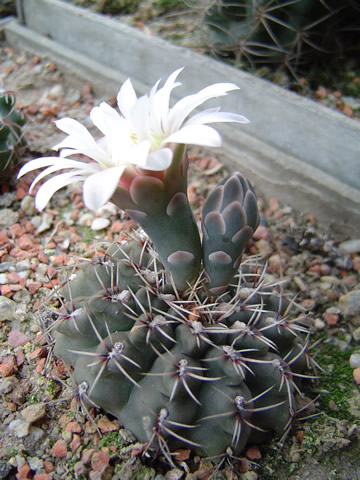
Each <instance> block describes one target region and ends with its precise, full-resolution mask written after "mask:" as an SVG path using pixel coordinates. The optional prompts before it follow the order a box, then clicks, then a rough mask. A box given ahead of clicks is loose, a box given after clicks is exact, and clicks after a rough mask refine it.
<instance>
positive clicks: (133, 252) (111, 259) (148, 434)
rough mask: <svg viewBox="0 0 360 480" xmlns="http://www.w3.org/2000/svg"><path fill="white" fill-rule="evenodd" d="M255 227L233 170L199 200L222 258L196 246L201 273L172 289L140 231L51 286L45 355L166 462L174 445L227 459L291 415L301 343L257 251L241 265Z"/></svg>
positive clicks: (251, 198) (208, 239) (252, 200)
mask: <svg viewBox="0 0 360 480" xmlns="http://www.w3.org/2000/svg"><path fill="white" fill-rule="evenodd" d="M257 223H258V214H257V209H256V197H255V194H254V192H253V189H252V187H251V185H250V183H249V182H248V181H247V180H246V179H245V178H244V177H243V176H242V175H240V174H239V173H234V174H232V175H231V176H229V177H228V178H227V179H225V180H224V181H223V182H221V184H220V185H219V186H218V187H217V188H216V189H215V190H214V192H213V193H212V194H211V195H210V197H209V198H208V200H207V201H206V202H205V204H204V207H203V225H204V229H205V231H204V252H208V251H211V252H213V251H214V249H215V251H218V250H217V249H218V248H219V245H220V246H221V248H222V249H223V250H224V252H223V253H222V254H221V255H219V257H221V256H223V257H225V258H226V257H227V256H229V257H231V262H227V261H226V262H223V261H222V259H220V260H221V261H219V262H217V263H216V262H215V263H214V262H212V261H211V254H210V255H207V253H204V272H202V273H201V274H200V275H199V276H198V277H197V278H196V280H195V282H194V283H192V285H189V287H188V288H187V289H186V290H185V291H182V292H180V291H179V290H178V289H177V288H176V287H175V285H174V283H173V282H171V281H169V280H168V279H167V277H166V275H165V274H164V267H163V265H162V263H161V262H160V260H159V257H158V256H157V254H156V253H155V252H154V250H153V246H152V244H151V243H150V242H149V240H148V239H147V237H144V236H143V237H140V236H139V238H137V239H133V240H131V241H130V242H128V243H125V244H123V245H113V246H111V247H110V248H109V249H108V251H107V252H106V254H105V256H104V257H100V258H97V259H94V260H93V261H91V262H88V263H87V264H85V265H82V266H81V268H80V269H79V270H78V271H77V272H76V274H75V275H72V277H71V280H70V279H69V280H68V281H67V282H66V285H65V286H64V287H62V290H61V292H60V295H61V297H62V298H63V299H64V300H63V307H62V309H61V311H60V312H59V313H58V318H57V321H56V327H55V330H54V332H53V335H54V337H55V351H54V352H55V355H56V356H58V357H59V358H61V359H63V360H64V361H65V362H67V363H69V364H70V365H71V366H72V367H73V368H74V375H73V376H74V380H75V382H76V384H77V385H79V388H81V390H82V393H83V395H84V396H85V397H84V398H85V403H86V402H87V403H88V405H91V406H96V407H101V408H103V409H104V410H105V411H107V412H109V413H111V414H112V415H115V416H116V417H117V418H118V419H119V421H120V422H121V423H122V424H123V425H124V426H125V427H126V428H128V429H129V430H130V431H132V432H133V433H134V434H135V435H136V437H137V438H138V439H139V440H140V441H142V442H146V443H147V444H148V446H147V450H153V451H155V452H156V451H160V452H162V453H163V454H164V455H165V457H166V458H167V460H168V461H169V462H170V463H172V459H171V452H172V451H173V450H174V449H176V448H179V447H181V446H182V447H184V446H188V447H189V448H191V449H193V450H194V451H195V452H196V453H199V454H201V455H207V456H212V457H213V456H218V455H222V454H225V453H226V452H228V451H229V448H230V449H231V452H232V454H233V455H238V454H240V453H241V451H242V450H243V449H244V447H245V446H246V444H247V443H248V442H249V441H252V442H253V441H256V439H258V438H259V435H260V436H264V435H265V432H266V431H268V430H270V431H275V432H277V433H279V434H281V433H283V432H284V431H285V430H286V429H287V428H288V427H289V425H290V424H291V421H292V419H293V417H294V415H295V410H296V407H295V397H294V396H295V393H297V392H298V393H300V390H299V382H298V381H299V379H300V377H302V376H303V373H302V372H303V371H304V370H305V369H307V368H309V366H310V357H309V355H308V352H307V346H308V342H307V340H306V339H305V340H304V339H303V338H302V337H301V332H302V331H305V329H304V327H303V326H302V322H303V318H302V317H299V318H296V316H295V315H294V314H291V308H292V303H291V302H289V301H288V300H287V299H286V298H284V297H283V296H281V295H280V294H279V293H277V292H276V289H275V288H274V285H271V284H267V283H266V281H265V279H264V274H265V271H264V270H261V269H259V266H258V264H257V261H256V258H255V259H252V257H249V258H247V259H245V260H244V261H243V262H242V263H241V262H240V257H241V253H242V251H243V249H244V248H245V244H246V242H247V240H248V238H249V237H250V236H251V234H252V233H253V231H254V229H255V228H256V226H257ZM228 230H229V231H228ZM226 235H229V241H228V238H227V237H226ZM234 237H235V238H234ZM231 239H233V241H232V240H231ZM229 243H231V244H232V245H231V247H229V246H228V244H229ZM207 244H208V246H206V247H205V245H207ZM225 250H226V251H225ZM207 256H208V257H210V260H209V261H207V259H206V257H207ZM229 265H230V269H229ZM222 266H223V267H224V269H225V272H223V271H222V269H221V267H222ZM234 274H235V278H234V279H233V276H234ZM214 285H215V287H214ZM219 287H220V288H219ZM84 392H85V393H84Z"/></svg>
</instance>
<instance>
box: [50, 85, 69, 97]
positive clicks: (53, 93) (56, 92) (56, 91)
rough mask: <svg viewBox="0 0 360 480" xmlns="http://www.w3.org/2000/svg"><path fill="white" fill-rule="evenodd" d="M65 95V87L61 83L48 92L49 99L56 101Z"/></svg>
mask: <svg viewBox="0 0 360 480" xmlns="http://www.w3.org/2000/svg"><path fill="white" fill-rule="evenodd" d="M64 94H65V91H64V87H63V86H62V85H61V84H60V83H58V84H56V85H54V86H53V87H52V88H51V89H50V90H49V91H48V94H47V96H48V98H51V99H53V100H56V99H57V98H59V97H63V96H64Z"/></svg>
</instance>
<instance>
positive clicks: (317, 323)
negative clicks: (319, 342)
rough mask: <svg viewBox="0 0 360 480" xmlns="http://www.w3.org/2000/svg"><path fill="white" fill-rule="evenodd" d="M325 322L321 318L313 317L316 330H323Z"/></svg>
mask: <svg viewBox="0 0 360 480" xmlns="http://www.w3.org/2000/svg"><path fill="white" fill-rule="evenodd" d="M325 325H326V323H325V322H324V321H323V320H321V318H315V321H314V327H315V328H316V330H324V328H325Z"/></svg>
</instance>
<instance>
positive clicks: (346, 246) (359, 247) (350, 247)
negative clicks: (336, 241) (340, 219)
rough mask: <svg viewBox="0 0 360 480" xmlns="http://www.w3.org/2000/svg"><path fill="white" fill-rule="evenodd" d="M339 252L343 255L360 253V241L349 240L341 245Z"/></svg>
mask: <svg viewBox="0 0 360 480" xmlns="http://www.w3.org/2000/svg"><path fill="white" fill-rule="evenodd" d="M339 250H340V251H341V252H343V253H358V252H360V239H354V240H347V241H346V242H342V243H340V245H339Z"/></svg>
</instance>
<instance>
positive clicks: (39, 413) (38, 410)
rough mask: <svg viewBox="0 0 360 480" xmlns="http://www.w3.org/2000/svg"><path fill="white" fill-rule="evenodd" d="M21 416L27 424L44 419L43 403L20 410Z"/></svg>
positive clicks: (44, 407)
mask: <svg viewBox="0 0 360 480" xmlns="http://www.w3.org/2000/svg"><path fill="white" fill-rule="evenodd" d="M20 413H21V415H22V416H23V417H24V418H25V420H26V421H27V422H29V423H34V422H37V421H38V420H40V419H41V418H44V417H45V415H46V406H45V405H44V404H43V403H39V404H37V405H29V406H28V407H26V408H24V410H21V412H20Z"/></svg>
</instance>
